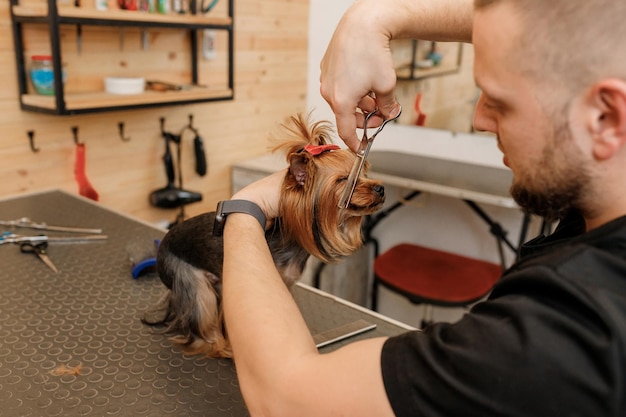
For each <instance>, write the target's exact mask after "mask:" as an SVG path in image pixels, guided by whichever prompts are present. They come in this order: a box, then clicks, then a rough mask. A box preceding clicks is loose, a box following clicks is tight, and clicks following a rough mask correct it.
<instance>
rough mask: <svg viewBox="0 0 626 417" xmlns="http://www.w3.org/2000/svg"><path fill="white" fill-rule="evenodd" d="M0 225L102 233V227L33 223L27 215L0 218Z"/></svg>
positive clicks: (55, 230)
mask: <svg viewBox="0 0 626 417" xmlns="http://www.w3.org/2000/svg"><path fill="white" fill-rule="evenodd" d="M0 226H11V227H23V228H28V229H37V230H50V231H54V232H68V233H88V234H91V233H94V234H99V233H102V229H86V228H82V227H65V226H50V225H48V224H46V223H35V222H33V221H32V220H31V219H29V218H28V217H22V218H20V219H17V220H0Z"/></svg>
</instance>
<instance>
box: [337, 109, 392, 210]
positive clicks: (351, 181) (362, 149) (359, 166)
mask: <svg viewBox="0 0 626 417" xmlns="http://www.w3.org/2000/svg"><path fill="white" fill-rule="evenodd" d="M376 113H378V108H376V109H374V111H373V112H369V113H365V121H364V122H363V138H362V139H361V144H360V145H359V149H358V150H357V152H356V159H355V160H354V165H352V170H350V175H349V176H348V181H347V186H346V189H345V191H344V192H343V194H342V196H341V199H340V200H339V208H348V205H349V204H350V199H352V195H353V194H354V189H355V188H356V184H357V182H358V181H359V177H360V176H361V172H362V171H363V167H364V166H365V161H366V160H367V155H369V153H370V148H371V147H372V143H374V139H375V138H376V136H377V135H378V134H379V133H380V132H381V130H383V128H384V127H385V125H386V124H387V123H389V122H391V121H394V120H396V119H397V118H398V117H400V114H401V113H402V107H400V110H399V111H398V114H397V115H395V116H394V117H391V118H389V119H384V120H383V123H382V124H381V125H380V126H378V129H377V130H376V131H375V132H374V134H373V135H372V136H370V137H368V136H367V123H368V122H369V119H370V118H371V117H372V116H373V115H375V114H376Z"/></svg>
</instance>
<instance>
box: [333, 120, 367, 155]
mask: <svg viewBox="0 0 626 417" xmlns="http://www.w3.org/2000/svg"><path fill="white" fill-rule="evenodd" d="M357 117H358V114H357V113H355V112H354V111H353V112H352V113H349V114H345V113H343V112H340V111H336V112H335V121H336V124H337V134H338V135H339V137H340V138H341V139H342V140H343V141H344V143H345V144H346V145H347V146H348V148H350V149H352V150H353V151H354V152H356V151H357V150H358V149H359V145H360V143H361V140H360V139H359V138H358V137H357V134H356V128H357ZM362 123H363V120H362V119H361V124H362Z"/></svg>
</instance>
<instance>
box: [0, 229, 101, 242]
mask: <svg viewBox="0 0 626 417" xmlns="http://www.w3.org/2000/svg"><path fill="white" fill-rule="evenodd" d="M106 239H108V236H107V235H82V236H71V237H70V236H67V237H66V236H46V235H38V236H25V235H18V234H15V233H11V232H4V233H0V245H2V244H4V243H23V242H28V243H36V242H48V243H52V242H54V243H80V242H91V241H97V240H106Z"/></svg>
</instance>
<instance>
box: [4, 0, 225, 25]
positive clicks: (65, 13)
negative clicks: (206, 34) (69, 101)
mask: <svg viewBox="0 0 626 417" xmlns="http://www.w3.org/2000/svg"><path fill="white" fill-rule="evenodd" d="M57 10H58V14H59V20H60V22H61V23H75V22H76V21H77V20H81V21H83V22H84V23H90V22H92V23H94V24H96V23H97V24H105V25H110V24H123V23H128V24H137V23H143V24H147V25H150V24H154V25H168V26H171V25H175V26H176V25H181V26H185V27H189V26H198V27H204V26H228V25H230V24H232V18H230V17H228V16H211V15H191V14H186V15H178V14H175V13H169V14H159V13H147V12H140V11H129V10H120V9H114V10H102V11H100V10H96V9H89V8H80V7H68V6H63V7H59V8H58V9H57ZM13 15H14V16H16V17H24V18H47V17H48V5H47V4H40V5H28V6H21V5H15V6H13Z"/></svg>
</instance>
